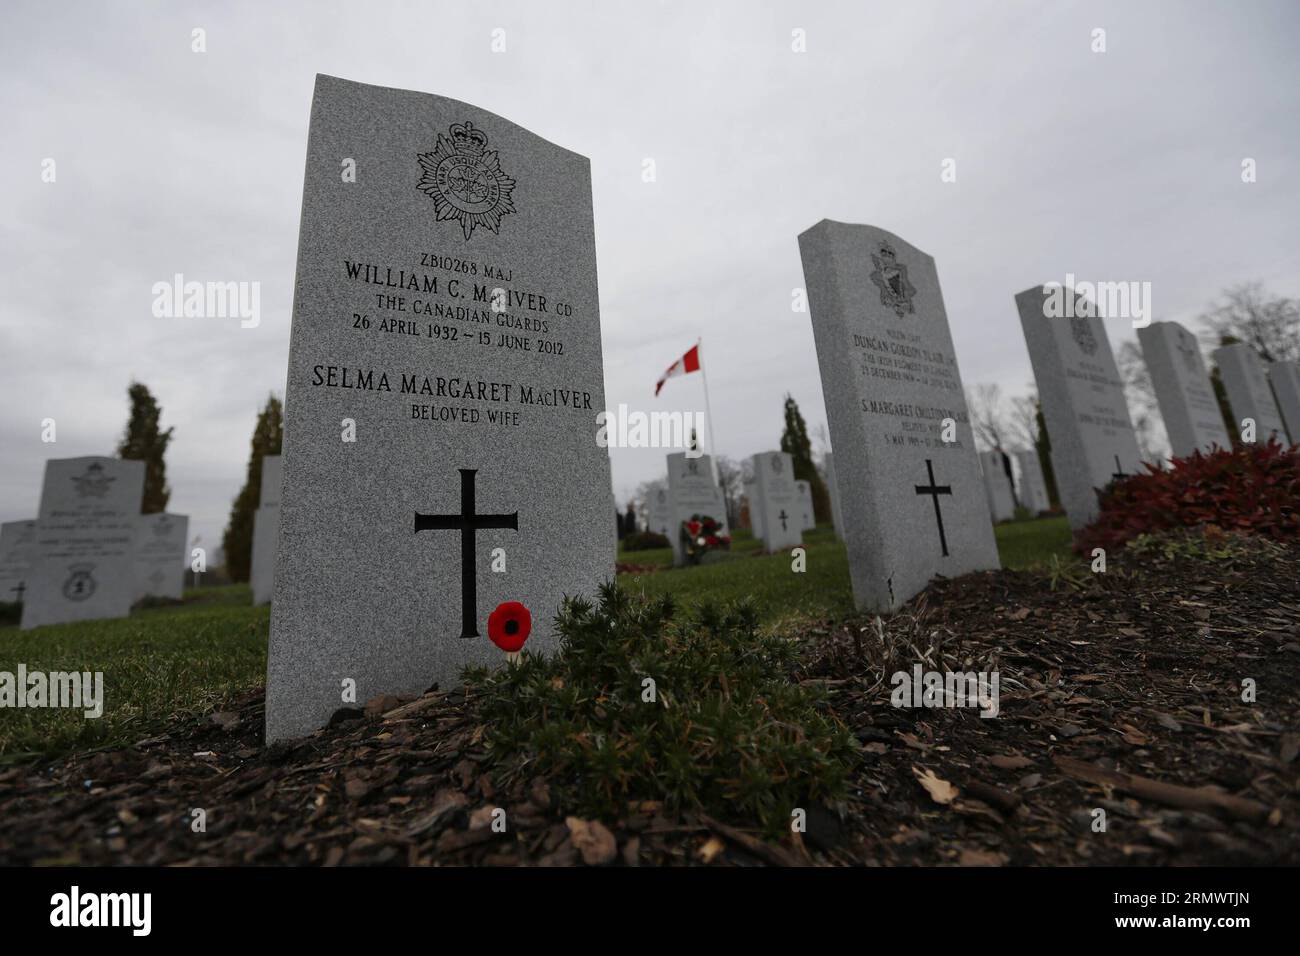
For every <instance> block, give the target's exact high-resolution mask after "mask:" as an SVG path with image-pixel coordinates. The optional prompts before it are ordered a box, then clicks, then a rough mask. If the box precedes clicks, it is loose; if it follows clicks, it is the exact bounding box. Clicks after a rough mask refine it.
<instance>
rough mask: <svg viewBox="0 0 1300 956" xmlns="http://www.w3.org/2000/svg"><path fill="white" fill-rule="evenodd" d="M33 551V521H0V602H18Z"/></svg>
mask: <svg viewBox="0 0 1300 956" xmlns="http://www.w3.org/2000/svg"><path fill="white" fill-rule="evenodd" d="M35 554H36V521H35V520H34V519H33V520H29V521H6V522H5V523H4V524H0V603H11V602H15V601H21V600H22V599H23V594H24V592H25V591H26V590H27V586H28V581H29V580H30V579H31V574H32V560H33V558H34V557H35Z"/></svg>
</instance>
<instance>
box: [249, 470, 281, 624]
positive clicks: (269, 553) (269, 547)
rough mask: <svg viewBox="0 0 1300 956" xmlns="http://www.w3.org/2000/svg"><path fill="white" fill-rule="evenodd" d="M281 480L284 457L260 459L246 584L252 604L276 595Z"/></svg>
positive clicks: (262, 601) (267, 602)
mask: <svg viewBox="0 0 1300 956" xmlns="http://www.w3.org/2000/svg"><path fill="white" fill-rule="evenodd" d="M283 481H284V465H283V456H281V455H266V456H265V457H264V458H263V459H262V484H261V497H260V498H259V504H258V506H257V510H256V511H254V512H253V560H252V567H251V569H250V573H249V584H250V585H251V586H252V589H253V603H254V604H269V603H270V602H271V599H272V597H274V595H275V566H276V557H277V554H276V552H277V548H278V547H279V538H280V488H281V485H282V484H283Z"/></svg>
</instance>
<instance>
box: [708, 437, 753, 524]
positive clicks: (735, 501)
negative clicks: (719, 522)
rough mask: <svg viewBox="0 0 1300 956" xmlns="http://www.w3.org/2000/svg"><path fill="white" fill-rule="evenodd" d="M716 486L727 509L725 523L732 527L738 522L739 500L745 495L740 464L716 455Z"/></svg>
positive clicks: (742, 471)
mask: <svg viewBox="0 0 1300 956" xmlns="http://www.w3.org/2000/svg"><path fill="white" fill-rule="evenodd" d="M714 462H715V463H716V464H717V466H718V486H719V487H720V488H721V489H722V500H723V502H724V503H725V505H726V508H727V523H728V524H729V525H731V526H732V527H734V526H735V525H736V524H738V523H739V521H740V498H741V496H742V495H743V494H744V493H745V474H744V469H743V468H742V467H741V465H740V462H738V461H736V460H735V459H734V458H728V457H727V456H726V455H718V456H717V457H716V458H715V459H714Z"/></svg>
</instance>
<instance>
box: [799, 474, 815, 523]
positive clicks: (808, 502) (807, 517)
mask: <svg viewBox="0 0 1300 956" xmlns="http://www.w3.org/2000/svg"><path fill="white" fill-rule="evenodd" d="M794 486H795V488H796V489H797V490H798V492H799V520H800V522H801V523H802V530H804V531H811V530H812V529H813V528H816V527H817V515H816V511H815V510H814V509H813V497H812V484H811V483H809V482H807V481H796V482H795V483H794Z"/></svg>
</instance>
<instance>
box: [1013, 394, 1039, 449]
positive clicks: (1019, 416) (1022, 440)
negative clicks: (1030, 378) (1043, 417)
mask: <svg viewBox="0 0 1300 956" xmlns="http://www.w3.org/2000/svg"><path fill="white" fill-rule="evenodd" d="M1007 424H1008V432H1009V437H1010V440H1011V441H1012V442H1014V443H1015V444H1016V445H1017V446H1019V447H1020V448H1022V449H1027V448H1033V447H1034V446H1035V445H1036V444H1037V443H1038V393H1037V392H1036V391H1034V390H1033V389H1032V388H1031V389H1030V390H1029V393H1028V394H1027V395H1017V396H1016V397H1015V398H1013V399H1011V401H1010V403H1009V410H1008V412H1007Z"/></svg>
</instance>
